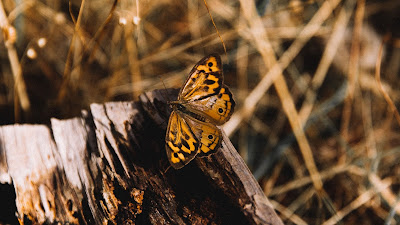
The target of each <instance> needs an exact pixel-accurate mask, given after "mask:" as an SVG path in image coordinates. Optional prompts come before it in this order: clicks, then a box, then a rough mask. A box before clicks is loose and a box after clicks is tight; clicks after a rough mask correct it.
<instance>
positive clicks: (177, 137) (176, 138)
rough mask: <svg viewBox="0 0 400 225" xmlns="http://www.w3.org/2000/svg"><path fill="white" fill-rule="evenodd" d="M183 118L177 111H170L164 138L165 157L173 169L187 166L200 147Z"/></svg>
mask: <svg viewBox="0 0 400 225" xmlns="http://www.w3.org/2000/svg"><path fill="white" fill-rule="evenodd" d="M183 116H184V115H183V114H182V113H180V112H179V111H175V110H174V111H172V113H171V116H170V118H169V122H168V130H167V134H166V136H165V149H166V150H167V157H168V160H169V161H170V164H171V165H172V167H174V168H175V169H180V168H182V167H183V166H185V165H186V164H188V163H189V162H190V161H191V160H192V159H193V158H194V157H195V156H196V155H197V153H198V149H199V145H200V143H199V141H198V139H197V137H196V136H195V135H194V133H193V131H192V129H191V128H190V126H189V124H188V123H187V122H186V121H185V119H184V117H183Z"/></svg>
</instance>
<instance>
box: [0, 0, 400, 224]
mask: <svg viewBox="0 0 400 225" xmlns="http://www.w3.org/2000/svg"><path fill="white" fill-rule="evenodd" d="M207 5H208V8H209V10H210V13H211V15H212V17H213V19H214V21H215V25H216V27H217V28H218V30H219V32H220V34H221V37H222V39H223V41H224V43H225V45H226V49H227V52H226V54H225V52H224V48H223V45H222V44H221V40H220V38H219V37H218V35H217V33H216V31H215V28H214V26H213V24H212V21H211V18H210V15H209V14H208V12H207V8H206V7H205V4H204V2H203V1H201V0H159V1H151V0H142V1H139V0H137V1H124V0H121V1H112V0H98V1H88V0H84V1H78V0H72V1H70V2H68V1H49V0H42V1H37V0H3V1H1V8H0V26H1V28H2V32H3V35H2V37H1V39H0V40H1V43H2V44H1V45H0V57H1V60H0V63H1V65H0V118H1V119H0V124H1V125H5V124H14V123H42V124H48V123H49V119H50V118H51V117H56V118H71V117H74V116H78V115H80V112H81V110H82V109H87V108H88V106H89V104H90V103H93V102H107V101H118V100H136V99H137V97H138V95H139V94H140V93H142V92H144V91H150V90H153V89H159V88H164V85H163V83H164V84H165V86H166V87H167V88H170V87H174V88H178V87H180V86H181V85H182V82H183V81H184V80H185V79H186V77H187V75H188V72H189V71H190V69H191V68H192V67H193V66H194V64H195V63H196V62H197V61H198V60H200V59H201V58H202V57H204V56H205V55H207V54H209V53H213V52H217V53H219V54H220V55H221V56H222V60H223V63H224V75H225V83H226V84H227V85H228V86H229V87H230V89H231V90H232V92H233V93H234V96H235V99H236V102H237V107H236V109H237V110H236V112H235V114H234V116H233V117H232V119H231V120H230V121H229V122H228V123H227V124H225V125H224V129H225V132H226V133H227V134H228V135H229V136H230V138H231V140H232V142H233V143H234V144H235V146H236V148H237V149H238V151H239V153H240V154H241V155H242V157H243V158H244V159H245V161H246V162H247V164H248V166H249V168H250V169H251V170H252V171H253V173H254V175H255V177H256V179H258V181H259V183H260V185H261V187H262V188H263V190H264V192H265V194H266V195H267V196H268V197H269V199H270V200H271V203H272V204H273V206H274V207H275V208H276V211H277V212H278V214H279V216H280V217H281V218H282V219H283V221H284V223H285V224H336V223H339V224H356V223H361V224H399V223H400V201H399V200H400V195H399V191H400V190H399V188H400V176H399V174H400V147H399V146H398V144H400V135H399V125H400V123H399V120H398V118H399V116H398V112H397V110H396V109H395V107H396V105H397V106H398V105H399V97H400V92H399V88H396V87H399V85H400V80H399V79H398V77H399V75H400V74H399V68H400V39H399V37H400V29H399V27H400V1H398V0H384V1H379V0H375V1H372V0H371V1H370V0H326V1H323V0H315V1H312V0H304V1H301V0H283V1H278V0H257V1H246V0H240V1H230V0H208V1H207ZM384 39H386V42H385V45H384V48H383V53H382V57H379V50H380V46H381V44H382V41H383V40H384ZM379 59H381V60H382V63H381V64H379V65H381V71H380V74H378V76H377V77H380V83H379V82H378V81H377V80H378V79H376V76H375V73H376V68H377V66H376V65H377V62H379V61H378V60H379ZM384 93H386V94H387V97H386V98H385V97H384ZM388 97H389V98H390V99H389V98H388ZM390 101H392V102H393V105H392V106H391V107H390V104H389V103H390ZM396 118H397V119H396ZM303 128H304V129H303ZM2 190H3V188H2ZM12 216H13V215H12ZM1 217H2V216H0V222H1V221H3V222H4V221H6V220H5V219H3V220H2V219H1ZM3 218H5V217H3Z"/></svg>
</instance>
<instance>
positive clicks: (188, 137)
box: [183, 132, 190, 140]
mask: <svg viewBox="0 0 400 225" xmlns="http://www.w3.org/2000/svg"><path fill="white" fill-rule="evenodd" d="M183 136H185V139H186V140H189V139H190V136H189V135H188V134H187V133H185V132H183Z"/></svg>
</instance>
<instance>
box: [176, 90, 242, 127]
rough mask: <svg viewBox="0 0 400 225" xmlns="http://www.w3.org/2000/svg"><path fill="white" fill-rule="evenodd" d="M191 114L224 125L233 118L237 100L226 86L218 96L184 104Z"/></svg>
mask: <svg viewBox="0 0 400 225" xmlns="http://www.w3.org/2000/svg"><path fill="white" fill-rule="evenodd" d="M183 105H184V106H185V107H186V108H188V110H190V111H191V112H193V113H195V114H198V115H202V116H204V117H206V118H207V119H208V120H210V121H211V122H212V123H214V124H216V125H222V124H224V123H225V122H226V121H228V120H229V118H230V117H231V116H232V113H233V111H234V109H235V105H236V104H235V100H234V99H233V96H232V93H231V92H230V91H229V89H228V87H227V86H226V85H224V86H223V87H222V88H221V89H220V91H219V93H218V94H216V95H212V96H209V97H207V98H204V99H200V100H197V101H193V102H188V103H187V104H183Z"/></svg>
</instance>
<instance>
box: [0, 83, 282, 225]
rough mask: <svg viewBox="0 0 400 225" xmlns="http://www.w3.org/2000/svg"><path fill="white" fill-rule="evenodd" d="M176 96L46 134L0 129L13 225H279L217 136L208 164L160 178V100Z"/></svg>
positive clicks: (1, 173)
mask: <svg viewBox="0 0 400 225" xmlns="http://www.w3.org/2000/svg"><path fill="white" fill-rule="evenodd" d="M177 92H178V91H177V90H175V89H167V90H156V91H152V92H147V93H145V94H142V95H141V96H140V98H139V99H140V100H139V101H138V102H110V103H105V104H92V105H91V107H90V111H83V113H82V116H81V117H80V118H72V119H68V120H58V119H52V120H51V127H47V126H45V125H11V126H3V127H0V182H1V183H3V184H5V183H8V184H12V185H14V189H15V193H16V199H15V201H16V206H17V211H18V212H17V215H18V219H19V221H20V222H23V223H25V224H29V223H33V224H43V223H61V224H65V223H72V224H104V223H109V224H282V222H281V220H280V218H279V217H278V216H277V215H276V214H275V212H274V210H273V208H272V206H271V205H270V204H269V202H268V200H267V198H266V197H265V195H264V194H263V192H262V190H261V188H260V187H259V185H258V184H257V182H256V180H255V179H254V177H253V176H252V174H251V172H250V171H249V169H248V168H247V166H246V165H245V164H244V162H243V160H242V159H241V158H240V156H239V155H238V153H237V152H236V150H235V148H234V147H233V146H232V144H231V142H230V141H229V139H228V138H227V137H226V136H224V140H223V145H222V148H221V150H220V151H218V152H217V153H216V154H214V155H212V156H210V157H208V158H199V159H196V160H194V161H193V162H192V163H190V164H188V165H187V166H185V167H184V168H183V169H180V170H174V169H172V168H169V164H168V160H167V157H166V154H165V148H164V145H165V144H164V137H165V130H166V126H167V121H168V117H169V113H170V108H169V107H168V104H167V103H166V101H167V100H166V99H176V96H177ZM0 204H10V203H9V202H1V203H0Z"/></svg>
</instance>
